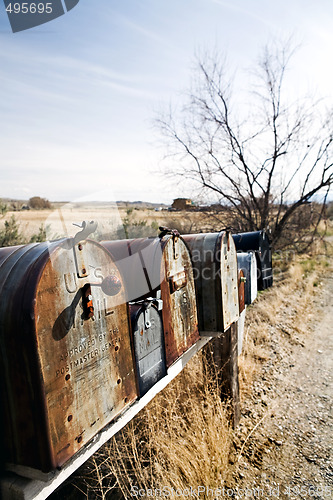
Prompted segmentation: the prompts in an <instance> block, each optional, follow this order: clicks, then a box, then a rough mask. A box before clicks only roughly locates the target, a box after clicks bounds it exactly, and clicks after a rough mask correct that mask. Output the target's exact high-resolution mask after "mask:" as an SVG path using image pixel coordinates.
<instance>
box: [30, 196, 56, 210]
mask: <svg viewBox="0 0 333 500" xmlns="http://www.w3.org/2000/svg"><path fill="white" fill-rule="evenodd" d="M29 206H30V207H31V208H34V209H36V210H43V209H46V208H51V203H50V202H49V200H47V199H46V198H41V197H40V196H33V197H32V198H30V200H29Z"/></svg>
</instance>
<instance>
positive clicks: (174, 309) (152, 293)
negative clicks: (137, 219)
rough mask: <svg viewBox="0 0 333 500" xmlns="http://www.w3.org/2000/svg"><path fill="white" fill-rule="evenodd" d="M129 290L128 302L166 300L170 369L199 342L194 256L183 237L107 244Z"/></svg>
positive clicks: (166, 339)
mask: <svg viewBox="0 0 333 500" xmlns="http://www.w3.org/2000/svg"><path fill="white" fill-rule="evenodd" d="M102 244H103V245H104V246H105V247H106V248H107V249H108V250H109V251H110V252H111V254H112V255H113V256H114V258H115V261H116V263H117V266H118V267H119V269H120V270H121V272H122V274H123V276H124V281H125V283H126V288H127V299H128V300H137V299H143V298H147V297H156V294H157V292H158V291H159V290H160V291H161V299H162V300H163V310H162V320H163V328H164V339H165V350H166V364H167V367H169V366H170V365H171V364H172V363H173V362H174V361H176V360H177V359H178V358H179V357H180V356H181V355H182V354H183V353H184V352H186V351H187V350H188V349H189V348H190V347H191V346H192V345H193V344H195V343H196V342H197V341H198V340H199V332H198V319H197V308H196V300H195V287H194V278H193V270H192V264H191V257H190V254H189V251H188V249H187V247H186V245H185V243H184V241H183V240H182V238H181V237H179V236H176V235H174V234H173V235H165V236H163V237H162V238H142V239H136V240H120V241H104V242H102Z"/></svg>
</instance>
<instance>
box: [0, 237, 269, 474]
mask: <svg viewBox="0 0 333 500" xmlns="http://www.w3.org/2000/svg"><path fill="white" fill-rule="evenodd" d="M248 234H250V237H251V238H252V237H253V235H252V233H248ZM262 234H263V233H261V238H262ZM251 235H252V236H251ZM239 236H241V235H237V236H234V239H233V237H232V235H231V234H230V233H228V232H220V233H214V234H198V235H188V236H183V237H180V236H179V234H178V233H177V232H175V231H171V232H169V233H167V232H164V233H163V234H162V235H161V237H160V238H155V239H150V238H148V239H136V240H122V241H104V242H102V243H97V242H95V241H93V240H89V239H87V240H82V241H77V240H78V239H77V238H70V239H64V240H59V241H56V242H51V243H49V242H48V243H40V244H32V245H27V246H18V247H8V248H2V249H0V296H1V302H0V356H1V368H0V379H1V382H0V383H1V405H2V418H3V423H2V428H1V439H2V442H3V447H4V457H5V461H6V464H7V466H8V467H9V468H11V469H12V470H15V467H16V466H20V471H21V473H23V474H25V475H27V476H29V475H30V470H34V469H37V470H39V471H42V472H45V473H47V472H50V471H52V470H53V469H55V468H58V467H61V466H62V465H63V464H64V463H65V462H67V461H68V460H69V459H70V458H71V457H72V456H73V455H75V454H76V453H77V452H78V451H79V450H80V449H81V448H82V447H83V446H85V445H86V443H88V442H89V440H91V439H92V438H93V436H94V435H96V433H97V432H99V431H100V430H101V429H102V428H104V427H105V426H106V425H107V424H109V423H110V422H111V421H113V419H115V418H116V417H117V416H118V415H120V414H121V413H122V412H123V411H124V410H125V409H126V408H127V407H128V406H129V405H131V404H132V403H133V402H134V401H135V400H136V399H137V398H138V397H141V396H142V395H144V394H145V393H146V392H147V391H148V390H149V389H150V388H151V387H152V386H153V385H154V384H155V383H156V382H157V381H158V380H160V379H161V378H162V377H164V376H165V375H166V373H167V369H168V368H169V367H170V366H171V365H172V364H173V363H174V362H175V361H176V360H177V359H178V358H179V357H181V356H182V354H183V353H185V352H186V351H187V350H188V349H189V348H190V347H191V346H192V345H194V344H195V343H196V342H197V341H198V339H199V336H200V335H208V336H213V335H216V334H218V333H220V332H224V331H226V330H227V328H228V327H229V326H230V325H231V324H232V323H234V322H236V321H237V320H238V318H239V314H240V312H242V310H243V309H244V307H245V304H246V303H251V302H252V301H253V300H254V298H255V296H256V290H257V285H259V288H260V287H261V288H263V287H265V285H263V279H262V274H261V270H260V266H263V264H262V263H263V260H262V259H261V255H260V251H261V250H260V248H257V247H254V248H253V249H252V248H250V247H249V248H247V249H246V244H244V238H245V239H246V238H248V236H246V234H245V235H244V236H243V238H242V240H243V241H242V245H243V246H242V248H241V249H240V250H242V252H241V253H239V254H238V257H239V258H238V267H239V269H238V267H237V257H236V255H237V253H236V250H237V247H236V245H237V238H238V237H239ZM241 237H242V236H241ZM234 240H235V241H234ZM258 241H259V240H258ZM266 241H267V237H266ZM235 243H236V245H235ZM250 243H251V245H250V246H253V241H250ZM257 246H258V245H257ZM244 250H245V252H244ZM248 250H254V253H251V252H248ZM266 257H267V259H268V258H270V256H268V254H267V256H266ZM267 262H268V260H267ZM267 262H266V261H265V270H266V269H267V268H268V267H269V265H270V267H271V264H270V263H269V262H268V263H267ZM257 264H259V265H257ZM266 264H267V265H266ZM258 270H259V272H258ZM266 275H268V272H266V271H265V278H266ZM244 277H247V280H246V281H245V279H244ZM265 278H264V280H265ZM265 283H267V280H266V282H265ZM22 471H23V472H22Z"/></svg>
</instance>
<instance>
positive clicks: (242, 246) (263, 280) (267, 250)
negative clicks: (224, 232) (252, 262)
mask: <svg viewBox="0 0 333 500" xmlns="http://www.w3.org/2000/svg"><path fill="white" fill-rule="evenodd" d="M233 239H234V242H235V245H236V249H237V251H242V252H248V251H250V250H251V251H253V252H254V253H255V256H256V259H257V266H258V290H265V289H266V288H268V287H270V286H272V284H273V269H272V251H271V246H270V242H269V238H268V236H267V234H266V232H265V231H264V230H262V231H254V232H251V233H240V234H234V235H233Z"/></svg>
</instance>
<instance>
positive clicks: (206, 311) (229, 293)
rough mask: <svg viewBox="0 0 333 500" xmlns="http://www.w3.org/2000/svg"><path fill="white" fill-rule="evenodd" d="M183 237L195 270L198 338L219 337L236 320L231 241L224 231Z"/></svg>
mask: <svg viewBox="0 0 333 500" xmlns="http://www.w3.org/2000/svg"><path fill="white" fill-rule="evenodd" d="M183 238H184V241H185V242H186V244H187V246H188V247H189V250H190V253H191V258H192V264H193V269H194V278H195V285H196V294H197V305H198V318H199V331H200V335H203V336H216V335H219V334H220V333H221V332H225V331H226V330H227V329H228V328H229V327H230V326H231V325H232V323H234V322H235V321H237V320H238V317H239V298H238V272H237V259H236V248H235V244H234V241H233V239H232V237H231V234H230V233H229V232H227V231H222V232H220V233H210V234H191V235H186V236H184V237H183Z"/></svg>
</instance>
